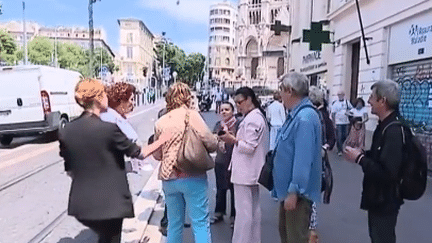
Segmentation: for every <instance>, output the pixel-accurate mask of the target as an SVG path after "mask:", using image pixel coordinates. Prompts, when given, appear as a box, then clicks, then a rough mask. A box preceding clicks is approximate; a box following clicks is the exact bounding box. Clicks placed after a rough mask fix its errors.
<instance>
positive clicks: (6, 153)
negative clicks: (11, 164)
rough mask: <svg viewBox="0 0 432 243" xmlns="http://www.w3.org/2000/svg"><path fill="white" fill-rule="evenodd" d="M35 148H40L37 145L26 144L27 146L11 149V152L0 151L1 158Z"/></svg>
mask: <svg viewBox="0 0 432 243" xmlns="http://www.w3.org/2000/svg"><path fill="white" fill-rule="evenodd" d="M35 146H38V145H35V144H25V145H21V146H19V147H18V148H13V149H9V150H2V151H0V156H1V157H4V156H6V155H8V154H11V153H14V152H18V151H21V150H23V149H30V148H31V147H35Z"/></svg>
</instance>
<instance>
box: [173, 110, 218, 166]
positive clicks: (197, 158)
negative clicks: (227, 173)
mask: <svg viewBox="0 0 432 243" xmlns="http://www.w3.org/2000/svg"><path fill="white" fill-rule="evenodd" d="M214 166H215V162H214V160H213V159H212V158H211V157H210V154H209V152H208V151H207V148H206V147H205V145H204V143H203V141H202V139H201V137H200V136H199V134H198V132H197V131H196V130H195V129H194V128H193V127H191V126H190V124H189V111H187V112H186V117H185V131H184V133H183V137H182V141H181V145H180V149H179V151H178V153H177V166H176V168H177V169H178V170H180V171H182V172H185V173H190V174H202V173H205V172H206V171H207V170H210V169H213V168H214Z"/></svg>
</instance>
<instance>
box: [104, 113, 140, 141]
mask: <svg viewBox="0 0 432 243" xmlns="http://www.w3.org/2000/svg"><path fill="white" fill-rule="evenodd" d="M100 118H101V120H102V121H104V122H110V123H114V124H117V126H118V127H119V128H120V130H121V131H122V132H123V133H124V135H126V137H128V138H129V139H131V140H132V141H133V142H135V143H136V142H137V141H138V134H137V133H136V132H135V130H134V129H133V127H132V125H131V124H130V123H129V122H128V121H127V120H126V119H124V118H123V117H122V116H121V115H120V114H119V113H118V112H117V111H115V110H114V109H111V108H109V107H108V109H107V112H104V113H101V114H100Z"/></svg>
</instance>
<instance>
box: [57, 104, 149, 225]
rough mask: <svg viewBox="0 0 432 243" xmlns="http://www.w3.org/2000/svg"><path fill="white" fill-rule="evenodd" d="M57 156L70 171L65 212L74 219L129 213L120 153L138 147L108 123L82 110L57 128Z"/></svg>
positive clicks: (130, 206) (135, 153)
mask: <svg viewBox="0 0 432 243" xmlns="http://www.w3.org/2000/svg"><path fill="white" fill-rule="evenodd" d="M59 142H60V156H62V157H63V158H64V160H65V162H64V165H65V170H66V171H67V172H72V184H71V189H70V194H69V206H68V214H69V215H73V216H75V217H76V218H77V219H84V220H103V219H113V218H125V217H133V216H134V212H133V204H132V196H131V193H130V191H129V185H128V182H127V177H126V172H125V161H124V155H125V154H126V155H128V156H130V157H136V156H138V155H139V154H140V152H141V151H140V148H139V147H138V146H137V145H136V144H134V143H132V141H130V140H129V139H128V138H127V137H126V136H125V135H124V134H123V133H122V132H121V131H120V129H119V128H118V127H117V125H115V124H112V123H107V122H103V121H102V120H100V118H99V117H98V116H95V115H91V114H89V113H86V112H84V113H83V114H82V115H81V116H80V117H79V118H77V119H76V120H74V121H72V122H71V123H69V124H67V126H66V127H65V128H64V129H62V130H60V132H59Z"/></svg>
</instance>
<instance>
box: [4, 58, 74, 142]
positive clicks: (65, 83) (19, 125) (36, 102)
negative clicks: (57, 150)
mask: <svg viewBox="0 0 432 243" xmlns="http://www.w3.org/2000/svg"><path fill="white" fill-rule="evenodd" d="M80 77H81V74H80V73H78V72H74V71H70V70H65V69H60V68H53V67H47V66H36V65H30V66H12V67H1V68H0V142H1V144H3V145H9V144H10V143H11V142H12V139H13V138H14V137H19V136H30V135H35V134H43V133H48V132H53V133H56V130H58V129H61V128H63V127H64V126H65V125H66V124H67V122H69V121H71V120H72V119H74V118H75V117H77V116H79V115H80V114H81V112H82V108H81V107H80V106H79V105H77V103H76V102H75V97H74V93H75V92H74V91H75V86H76V84H77V82H78V81H79V80H80Z"/></svg>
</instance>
